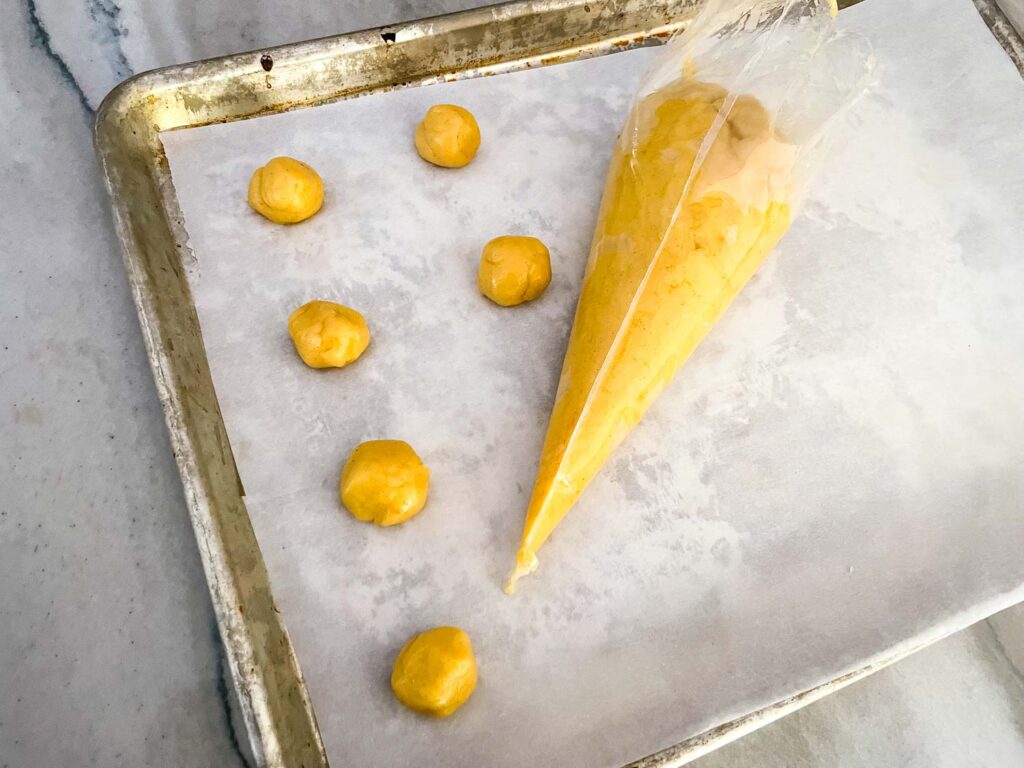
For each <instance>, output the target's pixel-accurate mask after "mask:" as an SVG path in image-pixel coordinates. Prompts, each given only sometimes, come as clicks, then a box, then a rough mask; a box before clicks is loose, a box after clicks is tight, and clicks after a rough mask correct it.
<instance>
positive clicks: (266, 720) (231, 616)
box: [94, 0, 1024, 768]
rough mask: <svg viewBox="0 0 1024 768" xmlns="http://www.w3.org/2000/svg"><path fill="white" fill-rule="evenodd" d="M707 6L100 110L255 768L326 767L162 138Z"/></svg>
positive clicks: (479, 28) (703, 743)
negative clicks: (242, 472) (195, 284)
mask: <svg viewBox="0 0 1024 768" xmlns="http://www.w3.org/2000/svg"><path fill="white" fill-rule="evenodd" d="M853 2H856V0H853ZM974 2H975V5H976V6H977V7H978V10H979V12H980V13H981V16H982V18H983V19H984V20H985V22H986V23H987V24H988V26H989V28H990V29H991V31H992V33H993V35H994V36H995V37H996V38H997V40H998V41H999V42H1000V44H1001V45H1002V46H1003V48H1004V49H1005V50H1006V52H1007V54H1008V55H1009V56H1010V58H1011V60H1012V61H1013V63H1014V64H1015V66H1016V67H1017V68H1018V70H1020V71H1021V72H1022V74H1024V40H1022V39H1021V37H1020V35H1019V34H1018V33H1017V32H1016V31H1015V30H1014V28H1013V26H1012V25H1011V24H1010V23H1009V21H1008V20H1007V19H1006V17H1005V16H1004V15H1003V14H1002V12H1001V11H1000V10H999V8H998V6H996V5H995V3H994V2H993V0H974ZM699 3H700V0H520V1H519V2H511V3H503V4H500V5H495V6H488V7H485V8H479V9H475V10H470V11H464V12H461V13H456V14H450V15H447V16H440V17H435V18H432V19H423V20H420V21H415V22H409V23H403V24H396V25H390V26H386V27H381V28H377V29H370V30H365V31H362V32H355V33H351V34H346V35H340V36H337V37H329V38H322V39H319V40H312V41H307V42H301V43H295V44H291V45H284V46H279V47H275V48H270V49H265V50H261V51H253V52H249V53H243V54H237V55H232V56H225V57H221V58H217V59H211V60H207V61H201V62H195V63H191V64H183V65H178V66H173V67H168V68H164V69H159V70H153V71H151V72H148V73H144V74H141V75H138V76H136V77H134V78H131V79H130V80H127V81H125V82H124V83H122V84H121V85H119V86H118V87H117V88H115V89H114V90H113V91H112V92H111V93H110V94H109V95H108V96H107V98H106V99H105V100H104V102H103V104H102V105H101V106H100V109H99V111H98V112H97V116H96V122H95V133H94V138H95V145H96V151H97V154H98V156H99V159H100V164H101V168H102V171H103V176H104V181H105V183H106V186H107V190H108V192H109V194H110V197H111V201H112V209H113V217H114V224H115V230H116V233H117V235H118V238H119V240H120V242H121V246H122V255H123V257H124V262H125V268H126V271H127V273H128V278H129V283H130V287H131V291H132V296H133V299H134V301H135V304H136V307H137V310H138V314H139V320H140V324H141V326H142V331H143V337H144V339H145V343H146V348H147V352H148V356H149V360H150V364H151V367H152V369H153V376H154V379H155V382H156V387H157V393H158V395H159V397H160V401H161V404H162V405H163V409H164V414H165V418H166V421H167V425H168V430H169V432H170V438H171V444H172V447H173V450H174V455H175V459H176V461H177V463H178V468H179V472H180V474H181V479H182V485H183V486H184V490H185V495H186V501H187V504H188V508H189V514H190V517H191V520H192V525H193V527H194V529H195V533H196V539H197V542H198V545H199V550H200V555H201V558H202V562H203V568H204V571H205V574H206V578H207V582H208V584H209V587H210V594H211V598H212V601H213V606H214V611H215V614H216V617H217V623H218V626H219V629H220V633H221V638H222V640H223V643H224V648H225V653H226V656H227V659H228V666H229V669H230V670H231V676H232V680H233V682H234V685H235V688H236V691H237V693H238V697H239V703H240V707H241V710H242V715H243V718H244V720H245V723H246V727H247V730H248V733H249V738H250V743H251V746H252V750H253V756H254V758H255V760H256V763H257V764H258V765H261V766H269V767H270V768H277V767H278V766H280V767H281V768H285V767H287V768H297V767H298V766H304V767H305V768H314V766H326V765H327V757H326V754H325V752H324V747H323V743H322V741H321V737H320V733H319V730H318V728H317V724H316V717H315V714H314V712H313V708H312V704H311V702H310V700H309V695H308V692H307V690H306V686H305V683H304V681H303V678H302V674H301V671H300V668H299V664H298V660H297V659H296V657H295V653H294V650H293V648H292V645H291V641H290V640H289V638H288V634H287V631H286V629H285V627H284V623H283V621H282V619H281V617H280V614H279V612H278V610H277V607H276V605H275V604H274V600H273V596H272V593H271V589H270V582H269V578H268V575H267V572H266V568H265V566H264V563H263V557H262V555H261V553H260V550H259V546H258V544H257V542H256V537H255V534H254V532H253V529H252V525H251V522H250V520H249V517H248V512H247V511H246V509H245V504H244V501H243V496H244V490H243V488H242V485H241V481H240V479H239V476H238V471H237V469H236V467H235V463H234V458H233V456H232V454H231V447H230V443H229V441H228V437H227V432H226V429H225V426H224V422H223V418H222V416H221V413H220V408H219V405H218V403H217V398H216V392H215V390H214V386H213V381H212V378H211V375H210V369H209V365H208V363H207V360H206V353H205V349H204V347H203V343H202V336H201V333H200V329H199V321H198V317H197V315H196V311H195V306H194V304H193V302H192V298H191V291H190V289H189V286H188V280H187V275H186V264H187V263H188V262H189V261H190V260H192V259H194V256H193V254H192V253H191V251H190V249H189V247H188V233H187V232H186V230H185V226H184V219H183V217H182V214H181V211H180V209H179V207H178V203H177V199H176V197H175V194H174V188H173V185H172V183H171V178H170V168H169V166H168V163H167V159H166V157H165V155H164V152H163V145H162V143H161V141H160V138H159V134H160V132H161V131H168V130H175V129H185V128H193V127H197V126H201V125H208V124H211V123H217V122H228V121H233V120H243V119H248V118H251V117H256V116H259V115H263V114H272V113H277V112H283V111H287V110H291V109H296V108H301V107H307V106H314V105H317V104H325V103H329V102H333V101H337V100H340V99H344V98H348V97H352V96H355V95H360V94H365V93H369V92H375V91H384V90H389V89H392V88H397V87H402V86H406V85H416V84H426V83H429V82H436V81H444V80H458V79H464V78H469V77H476V76H481V75H491V74H497V73H500V72H506V71H514V70H517V69H524V68H529V67H534V66H544V65H548V64H553V63H558V62H564V61H572V60H575V59H579V58H584V57H587V56H597V55H602V54H606V53H610V52H614V51H619V50H626V49H628V48H632V47H636V46H639V45H646V44H650V43H654V42H658V41H660V40H663V39H665V38H667V37H669V36H670V35H671V34H672V33H673V32H675V31H677V30H679V29H682V28H684V27H685V25H686V24H687V23H688V21H689V20H690V19H691V18H692V17H693V15H694V13H695V11H696V8H697V7H698V5H699ZM850 4H852V2H850V0H846V2H840V3H839V5H840V7H843V6H845V5H850ZM940 638H941V635H936V636H934V637H929V638H927V639H926V640H925V641H923V642H919V643H917V644H914V645H910V646H908V647H906V648H902V649H900V650H898V651H896V652H894V653H892V654H890V655H888V656H884V657H882V658H880V659H877V660H875V661H874V662H872V663H870V664H868V665H866V666H864V667H861V668H859V669H856V670H853V671H851V672H849V673H847V674H845V675H842V676H840V677H838V678H835V679H833V680H830V681H828V682H826V683H824V684H822V685H820V686H817V687H815V688H811V689H809V690H806V691H803V692H801V693H799V694H797V695H795V696H792V697H790V698H787V699H784V700H782V701H779V702H776V703H774V704H772V705H770V706H768V707H765V708H763V709H761V710H758V711H756V712H753V713H750V714H747V715H744V716H741V717H738V718H736V719H733V720H731V721H729V722H726V723H723V724H721V725H718V726H715V727H713V728H711V729H709V730H708V731H705V732H704V733H701V734H698V735H696V736H694V737H691V738H689V739H687V740H685V741H683V742H681V743H679V744H676V745H673V746H671V747H668V748H666V749H662V750H660V751H658V752H655V753H654V754H651V755H649V756H647V757H644V758H641V759H639V760H637V761H635V762H633V763H630V764H629V766H626V768H669V767H670V766H681V765H684V764H685V763H688V762H690V761H692V760H694V759H696V758H698V757H700V756H701V755H703V754H706V753H707V752H710V751H711V750H713V749H715V748H717V747H719V746H722V745H723V744H725V743H728V742H730V741H732V740H734V739H736V738H739V737H740V736H743V735H745V734H747V733H750V732H752V731H754V730H756V729H757V728H759V727H761V726H763V725H766V724H767V723H770V722H772V721H773V720H776V719H778V718H780V717H782V716H784V715H786V714H788V713H790V712H793V711H795V710H797V709H799V708H800V707H803V706H806V705H807V704H810V703H811V702H813V701H816V700H818V699H820V698H823V697H824V696H826V695H828V694H829V693H832V692H834V691H837V690H839V689H840V688H843V687H845V686H846V685H849V684H850V683H853V682H855V681H856V680H859V679H862V678H863V677H866V676H867V675H870V674H871V673H873V672H875V671H877V670H878V669H881V668H883V667H885V666H887V665H889V664H891V663H893V662H895V661H898V660H899V659H901V658H903V657H905V656H907V655H910V654H911V653H913V652H915V651H917V650H919V649H920V648H922V647H924V646H925V645H928V644H930V643H931V642H934V641H936V640H938V639H940Z"/></svg>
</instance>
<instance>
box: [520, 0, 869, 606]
mask: <svg viewBox="0 0 1024 768" xmlns="http://www.w3.org/2000/svg"><path fill="white" fill-rule="evenodd" d="M833 2H834V0H833ZM833 2H829V0H708V2H707V3H706V4H705V5H704V6H703V8H702V9H701V11H700V13H699V14H698V15H697V17H696V18H695V19H694V21H693V23H692V24H691V25H690V26H689V27H688V28H687V29H686V30H685V31H683V32H682V33H680V35H678V36H677V37H675V38H674V39H673V40H672V41H670V42H669V43H668V44H667V46H666V48H665V49H664V51H663V53H661V54H660V56H659V59H658V61H657V62H656V63H655V65H654V66H653V68H652V69H651V70H650V71H649V72H648V74H647V75H646V76H645V79H644V81H643V84H642V85H641V88H640V91H639V93H638V95H637V97H636V99H635V101H634V103H633V105H632V108H631V110H630V114H629V118H628V120H627V122H626V125H625V127H624V128H623V130H622V132H621V134H620V135H619V138H618V141H617V143H616V146H615V150H614V154H613V156H612V159H611V165H610V167H609V170H608V178H607V182H606V184H605V189H604V195H603V198H602V201H601V207H600V210H599V213H598V219H597V225H596V228H595V231H594V237H593V240H592V243H591V248H590V255H589V258H588V261H587V267H586V271H585V273H584V276H583V284H582V288H581V290H580V297H579V303H578V304H577V307H576V316H575V320H574V321H573V327H572V332H571V334H570V337H569V344H568V347H567V349H566V353H565V359H564V361H563V364H562V373H561V377H560V379H559V384H558V389H557V392H556V395H555V402H554V406H553V408H552V411H551V417H550V421H549V423H548V429H547V435H546V437H545V439H544V445H543V448H542V450H541V455H540V462H539V466H538V470H537V477H536V481H535V485H534V488H533V493H532V496H531V498H530V503H529V507H528V509H527V512H526V523H525V525H524V528H523V536H522V542H521V544H520V547H519V551H518V553H517V555H516V562H515V568H514V570H513V572H512V574H511V576H510V577H509V579H508V582H507V583H506V585H505V591H506V592H507V593H509V594H511V593H513V592H514V591H515V589H516V582H517V581H518V580H519V579H520V578H521V577H523V576H525V575H526V574H529V573H532V572H533V571H534V570H536V568H537V565H538V560H537V551H538V550H539V549H540V548H541V546H542V545H543V544H544V542H545V541H547V539H548V537H549V536H550V535H551V533H552V531H554V530H555V527H556V526H557V525H558V524H559V522H561V520H562V518H564V517H565V515H566V514H567V513H568V512H569V510H570V509H571V508H572V506H573V505H574V504H575V503H576V500H577V499H578V498H579V496H580V494H581V493H582V492H583V490H584V489H585V488H586V487H587V484H588V483H589V482H590V481H591V480H592V479H593V478H594V476H595V475H596V474H597V473H598V472H599V471H600V469H601V467H602V466H603V465H604V463H605V461H606V460H607V459H608V457H609V456H610V455H611V453H612V452H613V451H614V450H615V448H616V447H617V446H618V445H619V443H621V442H622V440H623V439H624V438H625V437H626V435H627V434H629V432H630V430H632V429H633V427H634V426H636V424H637V422H638V421H639V420H640V419H641V417H642V416H643V415H644V412H645V411H646V410H647V409H648V407H649V406H650V405H651V403H653V402H654V400H655V398H657V396H658V394H659V393H660V392H661V391H662V389H663V388H664V387H665V386H666V385H667V384H668V383H669V382H670V381H671V380H672V378H673V376H674V375H675V373H676V371H677V370H678V369H679V368H680V366H682V365H683V363H684V362H686V360H687V358H688V357H689V356H690V354H691V353H692V352H693V350H694V349H695V348H696V347H697V345H698V344H700V342H701V340H702V339H703V338H704V337H705V336H706V335H707V333H708V332H709V331H710V330H711V328H712V327H713V326H714V324H715V322H716V321H717V320H718V318H719V317H721V316H722V313H724V312H725V310H726V309H727V308H728V306H729V304H730V303H731V302H732V300H733V299H734V298H735V297H736V295H737V294H738V293H739V292H740V290H741V289H742V288H743V286H744V284H745V283H746V282H747V280H748V279H750V277H751V275H753V274H754V272H755V271H756V270H757V268H758V266H759V265H760V264H761V262H762V261H763V260H764V258H765V257H766V256H767V255H768V253H769V252H770V251H771V250H772V248H773V247H774V246H775V244H776V243H777V242H778V240H779V238H781V237H782V235H783V234H784V233H785V232H786V230H787V229H788V228H789V225H790V222H791V221H792V218H793V215H794V212H795V210H796V208H797V206H798V204H799V200H800V197H801V196H802V193H803V191H804V190H805V189H806V185H807V180H808V178H809V176H810V173H811V171H812V170H813V167H814V166H815V165H817V162H816V160H817V159H818V158H819V157H820V154H821V152H822V151H823V148H824V146H825V144H824V142H823V138H824V137H825V134H826V133H827V128H828V127H829V125H830V123H832V122H833V119H834V118H835V116H836V115H837V114H839V113H841V112H842V111H843V110H844V108H845V107H847V106H848V105H849V104H851V103H852V102H853V100H854V99H855V97H856V96H857V95H859V94H860V93H862V92H863V91H864V89H865V86H866V83H867V76H868V73H869V72H870V70H871V68H872V57H871V54H870V49H869V47H868V46H867V45H866V44H865V42H864V41H863V40H861V39H860V38H855V37H850V36H843V35H841V34H838V33H837V32H836V30H835V29H834V19H835V15H836V7H835V5H834V4H833ZM726 343H727V342H726Z"/></svg>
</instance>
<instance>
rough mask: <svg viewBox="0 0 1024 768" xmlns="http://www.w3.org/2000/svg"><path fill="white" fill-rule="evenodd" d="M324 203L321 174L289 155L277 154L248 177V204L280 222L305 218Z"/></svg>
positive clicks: (291, 221)
mask: <svg viewBox="0 0 1024 768" xmlns="http://www.w3.org/2000/svg"><path fill="white" fill-rule="evenodd" d="M323 203H324V182H323V179H321V178H320V174H318V173H317V172H316V171H314V170H313V169H312V168H310V167H309V166H308V165H306V164H305V163H303V162H301V161H299V160H294V159H293V158H290V157H275V158H274V159H273V160H271V161H270V162H269V163H267V164H266V165H264V166H263V167H262V168H257V169H256V170H255V171H254V172H253V174H252V178H251V179H250V180H249V205H250V206H251V207H252V209H253V210H254V211H256V212H257V213H261V214H263V215H264V216H266V217H267V218H268V219H270V220H271V221H274V222H277V223H278V224H296V223H298V222H300V221H305V220H306V219H308V218H309V217H310V216H312V215H313V214H314V213H316V212H317V211H319V210H320V206H321V205H323Z"/></svg>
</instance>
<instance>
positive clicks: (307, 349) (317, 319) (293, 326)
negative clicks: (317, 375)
mask: <svg viewBox="0 0 1024 768" xmlns="http://www.w3.org/2000/svg"><path fill="white" fill-rule="evenodd" d="M288 333H289V334H291V337H292V342H293V343H294V344H295V351H296V352H298V353H299V357H301V358H302V361H303V362H304V363H305V364H306V365H308V366H309V367H310V368H344V367H345V366H346V365H348V364H349V363H351V362H354V361H355V360H357V359H359V356H360V355H361V354H363V351H364V350H365V349H366V347H367V345H368V344H369V343H370V329H369V328H368V327H367V325H366V320H365V319H364V318H363V316H362V315H361V314H359V313H358V312H356V311H355V310H354V309H349V308H348V307H343V306H342V305H341V304H335V303H334V302H333V301H311V302H309V303H307V304H303V305H302V306H301V307H299V308H298V309H296V310H295V311H294V312H292V313H291V315H290V316H289V317H288Z"/></svg>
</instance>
